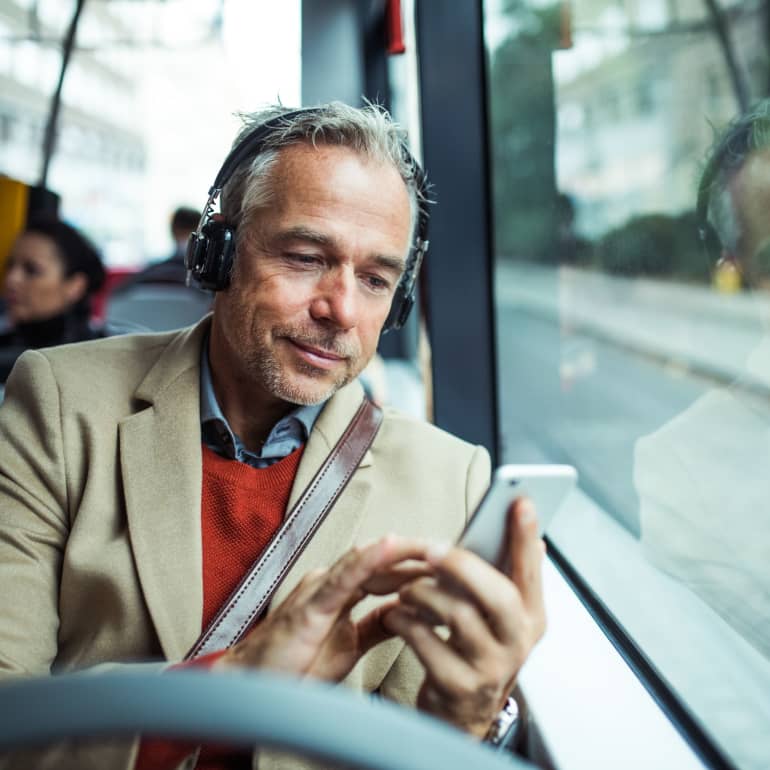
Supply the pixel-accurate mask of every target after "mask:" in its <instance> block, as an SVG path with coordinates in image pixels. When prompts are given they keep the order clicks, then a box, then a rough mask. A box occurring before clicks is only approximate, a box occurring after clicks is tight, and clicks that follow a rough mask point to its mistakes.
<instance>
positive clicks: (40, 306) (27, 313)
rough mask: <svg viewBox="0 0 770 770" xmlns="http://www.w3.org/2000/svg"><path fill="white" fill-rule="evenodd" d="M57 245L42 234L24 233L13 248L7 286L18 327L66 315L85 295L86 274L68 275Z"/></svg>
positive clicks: (5, 294) (6, 296)
mask: <svg viewBox="0 0 770 770" xmlns="http://www.w3.org/2000/svg"><path fill="white" fill-rule="evenodd" d="M64 271H65V268H64V262H63V261H62V258H61V256H60V255H59V251H58V249H57V247H56V244H55V243H54V242H53V240H51V239H50V238H48V237H46V236H45V235H41V234H39V233H23V234H22V235H20V236H19V237H18V238H17V239H16V242H15V243H14V245H13V248H12V249H11V253H10V255H9V257H8V262H7V266H6V272H5V281H4V284H3V298H4V299H5V303H6V308H7V313H8V317H9V318H10V320H11V322H12V323H14V324H19V323H27V322H30V321H44V320H47V319H49V318H53V317H55V316H57V315H60V314H61V313H64V312H65V311H66V310H68V309H69V308H70V307H72V306H73V305H74V304H75V303H76V302H77V301H78V300H79V299H80V298H81V297H82V296H83V294H84V293H85V288H86V281H85V277H84V276H83V274H82V273H76V274H75V275H72V276H69V277H68V276H66V275H65V272H64Z"/></svg>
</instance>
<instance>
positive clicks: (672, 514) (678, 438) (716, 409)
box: [634, 100, 770, 745]
mask: <svg viewBox="0 0 770 770" xmlns="http://www.w3.org/2000/svg"><path fill="white" fill-rule="evenodd" d="M698 197H699V200H698V218H699V219H700V220H701V224H702V227H701V235H702V237H703V238H704V240H705V241H706V242H707V243H708V244H710V245H711V250H712V251H713V255H712V257H711V261H712V262H718V261H727V262H729V263H731V264H733V265H735V266H736V267H737V269H738V270H739V271H740V273H741V275H742V277H743V281H744V283H745V284H746V285H747V286H748V287H751V288H755V289H756V288H758V287H759V286H760V285H761V284H762V283H763V282H766V280H767V268H768V266H769V265H768V263H767V255H768V253H769V251H768V247H770V220H768V217H767V211H768V207H769V206H770V101H769V100H765V101H763V102H761V103H760V104H758V105H757V106H756V107H755V108H754V109H753V110H752V111H751V112H749V113H747V114H745V115H741V116H738V117H737V118H736V119H735V120H734V121H733V122H732V123H731V125H730V126H728V128H727V130H726V131H725V132H724V133H723V134H722V136H720V137H719V138H718V141H717V142H716V143H715V145H714V147H713V148H712V151H711V153H710V156H709V159H708V163H707V164H706V167H705V170H704V173H703V177H702V181H701V184H700V191H699V196H698ZM724 301H725V300H724V299H722V300H720V299H718V298H717V297H716V296H715V303H718V302H724ZM744 307H746V309H748V310H752V308H751V307H750V306H748V305H745V306H743V305H742V306H739V307H737V311H738V312H741V311H743V310H744ZM753 310H754V311H755V314H753V315H752V316H746V317H744V318H741V317H739V316H738V315H737V314H736V315H735V331H734V332H733V334H734V335H735V336H734V338H735V343H734V344H735V345H736V346H737V345H740V344H741V342H743V341H744V337H748V338H752V339H753V337H754V335H755V336H756V342H757V343H758V344H757V345H756V347H755V348H754V350H752V351H751V352H750V354H749V356H748V360H747V362H746V368H745V371H743V372H740V373H738V376H737V377H736V379H735V381H734V382H731V383H729V384H725V385H724V386H722V387H718V388H714V389H712V390H711V391H709V392H708V393H706V394H705V395H703V396H701V397H700V398H699V399H698V400H697V401H696V402H695V403H694V404H693V405H692V406H690V407H689V408H688V409H687V410H685V411H684V412H682V413H681V414H679V415H677V416H676V417H675V418H673V419H672V420H671V421H669V422H668V423H667V424H666V425H664V426H663V427H662V428H660V429H659V430H658V431H656V432H655V433H653V434H651V435H650V436H645V437H643V438H641V439H640V440H639V441H638V442H637V445H636V457H635V469H634V480H635V484H636V487H637V490H638V492H639V497H640V520H641V537H642V542H643V544H644V546H645V550H646V553H647V554H648V556H649V558H650V560H651V561H652V562H653V563H655V564H656V565H658V566H659V567H661V568H662V569H664V570H665V571H666V572H668V573H669V574H671V575H673V576H675V577H676V578H678V579H679V580H681V581H682V582H683V583H684V584H685V585H687V586H688V587H689V588H690V589H691V590H692V591H693V592H694V593H696V594H697V595H698V596H699V597H700V598H701V599H703V600H704V601H705V602H706V603H707V604H709V605H710V606H711V607H712V608H713V609H714V610H716V612H718V613H719V615H720V616H721V617H722V618H723V619H724V620H725V621H726V622H727V623H729V624H730V626H732V628H733V629H734V630H735V631H737V632H738V633H739V634H740V635H741V636H742V637H744V638H745V639H746V640H747V641H748V642H749V643H750V644H752V645H753V646H754V647H755V648H756V649H757V650H758V651H759V652H761V653H762V654H763V655H765V656H766V657H770V546H769V544H768V540H767V537H766V536H765V534H764V533H765V532H766V531H767V524H768V521H769V520H770V519H769V518H768V509H767V501H768V499H770V481H769V480H768V479H769V477H768V473H767V468H768V463H770V411H769V410H768V408H767V401H766V399H765V398H758V397H757V395H756V393H757V390H758V389H760V390H761V391H764V392H765V393H766V392H767V389H768V388H770V340H768V337H767V329H766V328H763V327H764V324H760V323H759V313H758V312H756V311H758V310H759V301H758V304H757V307H755V308H754V309H753ZM752 318H753V319H754V320H753V321H752ZM753 324H755V327H753ZM742 335H743V336H742ZM715 344H716V342H715ZM747 347H749V346H747ZM746 744H747V742H746V741H744V745H746Z"/></svg>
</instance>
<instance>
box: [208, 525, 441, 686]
mask: <svg viewBox="0 0 770 770" xmlns="http://www.w3.org/2000/svg"><path fill="white" fill-rule="evenodd" d="M426 552H427V544H426V543H425V542H423V541H419V540H414V539H406V538H401V537H396V536H394V535H388V536H387V537H384V538H382V539H381V540H378V541H377V542H375V543H373V544H371V545H368V546H364V547H359V548H353V549H351V550H350V551H348V552H347V553H346V554H345V555H344V556H343V557H342V558H340V559H339V560H338V561H337V562H336V563H335V564H333V565H332V566H331V567H329V568H328V569H325V570H316V571H314V572H311V573H308V574H307V575H306V576H305V577H304V578H303V579H302V580H301V581H300V583H299V584H298V585H297V586H296V588H295V589H294V590H293V591H292V592H291V593H290V594H289V596H288V597H286V599H285V600H284V601H283V602H282V603H281V605H280V606H279V607H277V608H276V609H275V610H273V611H272V612H271V613H270V614H269V615H268V616H267V617H266V618H264V619H263V620H262V621H261V622H260V623H259V625H258V626H256V628H254V629H253V630H252V631H251V632H249V634H248V635H247V636H246V637H244V638H243V639H242V640H241V641H240V642H238V643H237V644H235V645H234V646H233V647H231V648H230V649H229V650H227V652H226V653H225V654H224V655H223V656H222V657H221V658H219V659H218V660H217V662H216V663H215V664H214V666H213V668H214V669H226V668H233V667H239V668H244V667H245V668H263V669H270V670H273V671H283V672H288V673H294V674H298V675H305V674H309V675H312V676H315V677H318V678H320V679H328V680H331V681H338V680H340V679H342V678H343V677H344V676H346V675H347V674H348V672H349V671H350V670H351V669H352V668H353V666H354V665H355V664H356V662H357V661H358V659H359V658H360V657H361V656H362V655H363V654H364V653H365V652H367V651H368V650H370V649H371V648H372V647H374V646H375V645H376V644H378V643H379V642H381V641H383V640H385V639H387V638H389V637H390V636H392V633H390V632H389V631H387V630H386V628H385V627H384V626H383V625H382V622H381V620H382V616H383V614H384V613H386V612H387V611H388V610H390V609H391V608H392V607H393V606H394V605H395V603H396V602H395V601H394V602H389V603H386V604H384V605H382V606H380V607H378V608H376V609H375V610H373V611H372V612H370V613H368V614H367V615H366V616H365V617H363V618H362V619H361V620H359V621H358V622H354V621H353V620H352V619H351V617H350V612H351V610H352V608H353V606H354V605H355V604H357V603H358V602H359V601H360V600H361V599H363V598H364V596H366V595H368V594H374V595H379V596H383V595H386V594H389V593H392V592H394V591H396V590H398V589H399V587H400V586H401V585H403V584H404V582H406V581H409V580H414V579H415V578H418V577H419V576H420V575H425V574H427V570H426V569H425V567H420V566H411V565H410V564H406V565H403V564H401V562H404V561H407V560H412V559H419V560H423V561H424V560H425V558H426Z"/></svg>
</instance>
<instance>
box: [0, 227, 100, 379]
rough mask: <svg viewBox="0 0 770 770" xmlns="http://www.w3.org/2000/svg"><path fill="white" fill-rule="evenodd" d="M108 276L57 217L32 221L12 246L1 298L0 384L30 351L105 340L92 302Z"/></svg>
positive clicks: (84, 244)
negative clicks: (3, 326) (5, 326)
mask: <svg viewBox="0 0 770 770" xmlns="http://www.w3.org/2000/svg"><path fill="white" fill-rule="evenodd" d="M104 278H105V272H104V266H103V265H102V261H101V259H100V258H99V254H98V252H97V251H96V249H95V248H94V246H93V245H92V244H91V242H90V241H89V240H88V239H87V238H85V237H84V236H83V235H81V234H80V233H79V232H78V231H77V230H76V229H75V228H74V227H71V226H70V225H68V224H66V223H64V222H61V221H60V220H58V219H52V218H38V219H33V220H31V221H30V222H29V223H28V225H27V227H26V228H25V230H24V232H22V234H21V235H19V237H18V238H17V239H16V241H15V242H14V244H13V247H12V248H11V253H10V255H9V258H8V262H7V264H6V270H5V280H4V283H3V299H4V300H5V311H6V319H7V321H8V324H9V328H8V330H7V331H6V332H5V333H4V334H0V381H5V379H6V378H7V376H8V374H9V372H10V370H11V368H12V367H13V363H14V362H15V360H16V358H17V357H18V356H19V355H20V354H21V353H22V352H23V351H24V350H26V349H27V348H43V347H50V346H51V345H61V344H63V343H66V342H79V341H81V340H90V339H95V338H97V337H101V336H103V333H102V331H101V330H100V329H98V328H95V327H93V326H92V325H91V323H90V317H91V298H92V296H93V294H94V293H95V292H97V291H98V290H99V289H100V288H101V286H102V284H103V283H104Z"/></svg>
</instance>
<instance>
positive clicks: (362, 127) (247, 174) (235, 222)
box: [220, 102, 427, 244]
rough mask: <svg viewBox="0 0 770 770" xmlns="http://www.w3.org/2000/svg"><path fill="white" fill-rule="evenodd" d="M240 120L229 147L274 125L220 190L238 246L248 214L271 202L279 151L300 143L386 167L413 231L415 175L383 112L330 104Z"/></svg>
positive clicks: (275, 109)
mask: <svg viewBox="0 0 770 770" xmlns="http://www.w3.org/2000/svg"><path fill="white" fill-rule="evenodd" d="M290 113H296V114H293V115H292V114H290ZM282 115H283V116H286V118H285V120H280V118H281V116H282ZM240 117H241V120H242V121H243V128H242V129H241V131H240V133H239V134H238V136H237V137H236V140H235V142H234V143H233V147H235V146H237V145H238V144H240V143H241V142H242V141H243V140H244V139H245V138H246V137H247V136H248V135H249V134H250V133H251V132H252V131H254V130H255V129H256V128H258V127H259V126H260V125H262V124H264V123H265V122H267V121H276V126H275V128H273V129H271V130H270V131H269V132H268V134H267V136H266V137H265V138H264V140H263V142H262V149H261V151H260V152H259V154H258V155H256V156H255V157H250V158H249V159H247V160H246V161H245V162H244V163H242V164H241V166H240V167H239V168H238V169H236V171H235V172H234V173H233V175H232V176H231V177H230V179H229V180H228V182H227V183H226V184H225V186H224V187H223V189H222V195H221V204H220V210H221V213H222V214H223V216H224V218H225V220H226V221H227V222H228V223H229V224H230V225H231V226H233V227H235V229H236V242H237V243H238V244H240V243H241V240H242V238H243V237H244V236H245V234H246V232H247V231H248V224H249V222H250V221H251V219H252V217H253V216H254V214H255V213H256V212H257V211H259V210H260V209H262V208H264V207H265V206H267V205H269V204H270V202H271V200H272V196H273V187H272V181H273V180H272V173H271V172H272V170H273V168H274V167H275V165H276V162H277V160H278V157H279V153H280V151H281V150H282V149H284V148H285V147H289V146H291V145H294V144H301V143H306V144H310V145H312V146H314V147H315V146H318V145H336V146H342V147H349V148H350V149H352V150H354V151H355V152H357V153H359V154H361V155H363V156H366V157H368V158H371V159H373V160H377V161H381V162H384V163H390V164H392V165H393V166H394V167H395V168H396V170H397V171H398V172H399V174H400V175H401V178H402V179H403V180H404V184H405V185H406V188H407V191H408V193H409V201H410V206H411V211H412V233H413V232H414V227H415V223H416V221H417V214H418V212H419V211H420V209H421V207H422V206H425V205H426V203H427V201H426V200H425V197H424V194H423V190H422V188H421V185H420V184H419V181H418V178H417V176H416V172H415V165H414V162H413V161H412V160H411V158H409V156H408V155H406V154H405V153H404V133H403V131H402V130H401V129H400V128H399V126H398V125H397V124H396V123H394V122H393V120H392V119H391V117H390V115H389V114H388V112H387V111H386V110H385V109H384V108H383V107H380V106H379V105H376V104H367V105H365V106H364V107H360V108H357V107H351V106H349V105H347V104H343V103H342V102H330V103H328V104H324V105H321V106H319V107H315V108H312V109H308V110H302V111H296V110H293V109H290V108H286V107H282V106H271V107H268V108H266V109H263V110H260V111H259V112H254V113H250V114H241V115H240ZM276 119H278V120H276ZM410 242H411V238H410Z"/></svg>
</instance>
